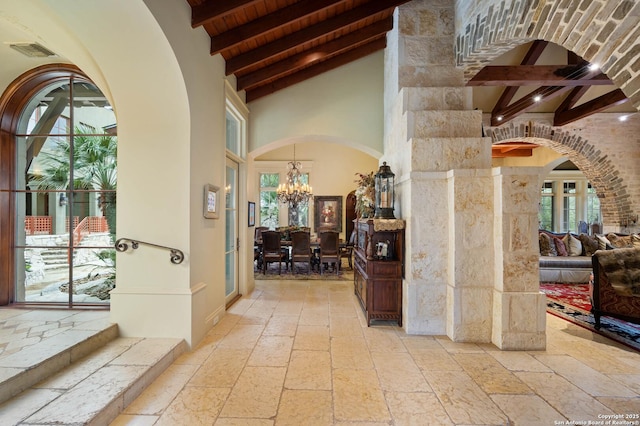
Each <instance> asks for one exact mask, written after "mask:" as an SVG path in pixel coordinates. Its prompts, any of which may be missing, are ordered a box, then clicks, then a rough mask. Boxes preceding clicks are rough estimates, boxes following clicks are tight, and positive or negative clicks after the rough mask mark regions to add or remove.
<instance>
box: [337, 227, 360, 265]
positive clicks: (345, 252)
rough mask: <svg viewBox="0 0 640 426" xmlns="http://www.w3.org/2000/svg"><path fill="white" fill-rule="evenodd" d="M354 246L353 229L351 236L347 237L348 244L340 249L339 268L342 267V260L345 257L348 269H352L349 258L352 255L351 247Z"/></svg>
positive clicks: (354, 231) (354, 234)
mask: <svg viewBox="0 0 640 426" xmlns="http://www.w3.org/2000/svg"><path fill="white" fill-rule="evenodd" d="M355 244H356V230H355V229H354V230H353V231H352V232H351V236H350V237H349V242H348V243H347V244H346V245H345V246H344V247H340V267H342V258H344V257H346V258H347V261H348V262H349V268H350V269H353V262H352V260H351V257H352V255H353V247H354V246H355Z"/></svg>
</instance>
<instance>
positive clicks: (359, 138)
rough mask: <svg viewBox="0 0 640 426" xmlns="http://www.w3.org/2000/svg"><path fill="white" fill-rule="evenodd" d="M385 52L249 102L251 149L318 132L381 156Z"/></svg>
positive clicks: (259, 148)
mask: <svg viewBox="0 0 640 426" xmlns="http://www.w3.org/2000/svg"><path fill="white" fill-rule="evenodd" d="M383 56H384V55H383V52H382V51H380V52H376V53H373V54H371V55H368V56H366V57H364V58H362V59H359V60H357V61H354V62H351V63H349V64H346V65H344V66H342V67H339V68H336V69H334V70H332V71H329V72H326V73H323V74H321V75H319V76H316V77H314V78H311V79H309V80H306V81H304V82H301V83H298V84H295V85H293V86H291V87H288V88H286V89H283V90H280V91H278V92H276V93H274V94H272V95H268V96H265V97H263V98H259V99H257V100H255V101H253V102H251V103H250V104H249V107H250V109H251V120H250V122H249V152H250V153H253V154H254V155H259V153H261V152H260V151H262V152H263V150H262V149H264V147H265V146H267V145H269V144H271V143H272V142H274V141H283V140H286V139H290V138H301V137H306V136H311V135H322V136H325V140H327V139H328V138H334V139H333V140H334V141H335V142H338V143H345V144H348V145H350V146H352V147H356V148H359V149H361V150H363V151H365V152H368V153H369V154H372V155H376V153H377V155H378V156H379V155H380V153H382V130H383V129H382V126H383V112H382V96H381V93H382V90H383V87H384V78H383V66H384V64H383ZM268 149H271V147H269V148H268ZM256 152H258V154H256Z"/></svg>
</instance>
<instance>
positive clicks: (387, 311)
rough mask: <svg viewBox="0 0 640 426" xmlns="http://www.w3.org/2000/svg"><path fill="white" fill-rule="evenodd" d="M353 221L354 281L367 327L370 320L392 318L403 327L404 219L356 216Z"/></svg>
mask: <svg viewBox="0 0 640 426" xmlns="http://www.w3.org/2000/svg"><path fill="white" fill-rule="evenodd" d="M354 224H355V228H356V229H357V236H356V244H355V249H354V253H353V258H354V274H353V280H354V282H353V284H354V291H355V294H356V296H357V297H358V300H359V301H360V305H361V306H362V309H363V311H364V315H365V317H366V319H367V326H370V325H371V321H372V320H387V321H389V320H391V321H397V322H398V325H399V326H400V327H402V277H403V275H404V221H403V220H401V219H357V220H355V221H354ZM384 245H386V247H385V246H384Z"/></svg>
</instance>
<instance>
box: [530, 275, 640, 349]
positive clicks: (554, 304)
mask: <svg viewBox="0 0 640 426" xmlns="http://www.w3.org/2000/svg"><path fill="white" fill-rule="evenodd" d="M540 290H541V291H542V292H543V293H545V294H546V295H547V312H549V313H550V314H552V315H555V316H557V317H560V318H562V319H565V320H567V321H569V322H572V323H574V324H576V325H579V326H581V327H584V328H586V329H588V330H591V331H593V332H594V333H598V334H601V335H603V336H606V337H608V338H610V339H612V340H615V341H617V342H620V343H622V344H624V345H627V346H630V347H632V348H634V349H636V350H640V324H633V323H629V322H626V321H622V320H619V319H616V318H612V317H605V316H603V317H601V318H600V320H601V327H600V329H599V330H596V328H595V319H594V317H593V314H591V302H590V300H589V285H588V284H557V283H540Z"/></svg>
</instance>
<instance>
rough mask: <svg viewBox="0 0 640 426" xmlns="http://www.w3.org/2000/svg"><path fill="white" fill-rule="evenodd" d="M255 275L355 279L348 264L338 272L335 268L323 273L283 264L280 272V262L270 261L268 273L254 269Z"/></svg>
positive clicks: (263, 277)
mask: <svg viewBox="0 0 640 426" xmlns="http://www.w3.org/2000/svg"><path fill="white" fill-rule="evenodd" d="M253 277H254V279H256V280H324V281H353V271H352V270H351V269H350V268H349V267H348V266H347V267H344V266H343V267H342V269H340V271H339V272H338V273H337V274H336V271H335V269H331V268H330V269H329V270H327V271H323V273H322V275H320V273H319V272H318V271H317V270H316V269H314V270H312V271H310V273H307V268H305V267H304V266H298V265H296V267H295V269H294V271H293V272H292V271H291V270H287V269H286V268H285V267H284V265H282V271H281V273H280V274H278V264H277V263H270V264H269V267H268V268H267V273H266V274H263V273H262V270H256V269H254V273H253Z"/></svg>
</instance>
